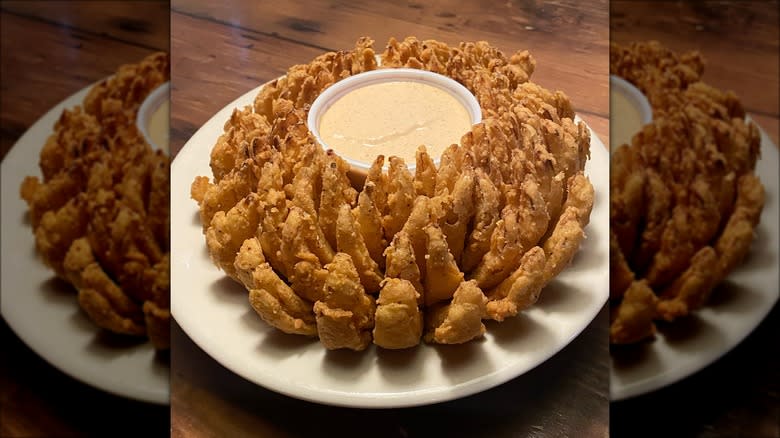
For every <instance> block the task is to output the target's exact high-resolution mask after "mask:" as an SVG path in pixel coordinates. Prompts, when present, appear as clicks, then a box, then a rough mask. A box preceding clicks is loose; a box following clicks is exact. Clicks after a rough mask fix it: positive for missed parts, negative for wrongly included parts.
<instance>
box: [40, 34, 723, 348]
mask: <svg viewBox="0 0 780 438" xmlns="http://www.w3.org/2000/svg"><path fill="white" fill-rule="evenodd" d="M377 55H378V57H379V61H378V62H377V60H376V56H377ZM399 67H408V68H416V69H423V70H428V71H433V72H437V73H440V74H443V75H447V76H449V77H451V78H453V79H455V80H456V81H458V82H460V83H461V84H463V85H464V86H465V87H466V88H467V89H468V90H469V91H471V92H472V93H473V94H474V96H475V97H476V98H477V100H478V102H479V104H480V107H481V110H482V121H481V122H480V123H478V124H475V125H473V126H471V128H470V129H469V130H468V131H467V132H463V133H462V136H461V141H460V144H457V143H451V144H445V145H424V144H423V145H419V147H417V150H416V154H415V163H406V162H405V161H404V160H403V159H402V158H399V157H396V156H389V157H386V156H385V155H380V154H377V156H376V158H375V159H374V160H373V161H372V162H371V163H370V166H369V167H368V170H367V172H366V177H365V180H364V182H363V183H362V186H360V187H354V188H353V187H352V186H351V185H350V183H351V180H350V178H349V177H348V172H349V171H350V165H349V164H348V163H347V161H346V160H344V159H342V158H340V157H339V156H337V155H336V154H335V152H334V151H332V150H324V148H323V147H322V146H321V145H320V143H319V142H318V140H317V139H316V138H315V137H314V135H313V134H312V133H311V132H310V131H309V127H308V126H307V125H306V123H307V115H308V111H309V106H310V105H311V104H312V102H313V101H314V100H315V99H316V98H317V96H318V95H319V94H320V93H321V92H323V91H324V90H325V89H326V88H327V87H329V86H330V85H332V84H334V83H336V82H338V81H340V80H342V79H345V78H347V77H350V76H352V75H356V74H359V73H363V72H367V71H371V70H375V69H377V68H399ZM534 68H535V61H534V59H533V57H531V55H530V54H529V53H528V52H527V51H519V52H517V53H515V54H512V55H509V56H506V55H504V54H503V53H502V52H501V51H499V50H497V49H496V48H494V47H492V46H490V45H489V44H487V43H486V42H476V43H471V42H464V43H460V44H459V45H457V46H449V45H447V44H444V43H441V42H438V41H434V40H425V41H421V40H418V39H417V38H414V37H408V38H405V39H403V40H396V39H391V40H390V41H389V42H388V44H387V45H386V47H385V48H384V51H382V52H381V53H376V52H375V51H374V42H373V40H371V39H370V38H361V39H360V40H358V42H357V43H356V45H355V47H354V48H353V49H352V50H344V51H339V52H331V53H326V54H323V55H321V56H318V57H317V58H315V59H314V60H312V61H311V62H310V63H308V64H301V65H296V66H293V67H291V68H290V69H289V70H288V71H287V74H286V75H285V76H283V77H281V78H279V79H277V80H275V81H272V82H270V83H268V84H266V85H265V86H264V87H262V89H261V91H260V92H259V93H258V95H257V96H256V98H255V100H254V103H253V105H252V106H251V107H246V108H237V109H236V110H235V111H234V112H233V113H232V114H231V116H230V118H229V119H228V120H227V121H226V123H225V126H224V133H223V134H222V136H221V137H220V138H219V139H217V141H216V144H215V146H214V148H213V149H212V151H211V155H210V165H211V170H212V176H211V177H205V176H199V177H196V178H195V180H194V181H193V182H192V186H191V196H192V198H193V199H194V200H195V201H196V202H197V203H198V205H199V208H200V218H201V221H202V225H203V231H204V235H205V238H206V241H207V242H208V244H207V248H208V250H209V253H210V255H211V257H212V259H213V260H214V262H215V264H216V265H217V266H219V267H220V268H221V269H223V270H224V271H225V272H226V273H228V275H230V276H232V277H233V278H235V279H236V280H238V281H240V282H241V283H242V284H243V285H244V287H245V288H246V289H247V290H248V291H249V298H250V303H251V305H252V307H253V308H254V309H255V310H256V311H257V313H258V314H259V315H260V316H261V317H262V318H263V319H264V320H265V321H266V322H268V323H269V324H270V325H272V326H274V327H277V328H279V329H280V330H282V331H284V332H286V333H295V334H303V335H310V336H318V337H319V339H320V341H321V342H322V344H323V345H324V346H325V348H327V349H352V350H363V349H365V348H367V347H368V346H369V345H370V344H371V343H373V344H376V345H377V346H379V347H381V348H388V349H401V348H409V347H413V346H415V345H418V344H419V343H420V342H421V339H423V340H426V341H427V342H432V343H443V344H459V343H463V342H468V341H470V340H472V339H476V338H479V337H481V336H482V335H483V334H484V333H485V330H486V328H485V326H484V324H482V320H484V319H494V320H499V321H500V320H503V319H505V318H508V317H511V316H514V315H517V314H518V313H519V312H522V311H523V310H525V309H527V308H528V307H530V306H531V305H533V304H534V303H535V302H536V301H537V299H538V297H539V294H540V293H542V289H543V287H544V286H545V285H546V284H547V282H549V281H550V280H551V279H552V278H553V277H554V276H555V275H557V274H558V273H559V272H561V271H562V270H563V269H564V268H565V267H566V266H567V265H568V263H569V262H570V261H571V260H572V258H573V257H574V254H575V253H576V252H577V250H578V249H579V246H580V243H581V242H582V239H584V236H585V227H586V226H587V224H588V222H589V218H590V213H591V208H592V206H593V201H594V196H595V195H594V192H593V187H592V186H591V184H590V181H589V180H588V178H587V176H585V173H584V167H585V164H586V162H587V160H588V158H589V156H590V149H589V148H590V131H589V130H588V128H587V126H585V124H584V123H582V122H575V119H574V117H575V116H574V111H573V109H572V105H571V102H569V99H568V97H566V95H565V94H564V93H563V92H560V91H550V90H546V89H544V88H542V87H540V86H539V85H537V84H534V83H533V82H531V81H530V78H531V75H532V73H533V71H534ZM434 146H436V147H439V148H441V147H444V150H443V152H442V154H441V156H439V157H436V156H431V155H430V154H429V153H428V151H430V150H433V149H431V148H432V147H434ZM439 150H440V149H439ZM408 164H414V165H415V167H414V168H413V169H412V170H410V168H411V166H407V165H408ZM33 184H34V183H31V185H30V186H31V187H32V186H33ZM66 189H67V188H66V187H64V188H63V190H66ZM51 198H52V200H51V201H47V202H56V201H57V196H54V195H52V196H51ZM238 216H243V217H238ZM736 231H738V230H737V228H735V232H736ZM225 234H229V235H225ZM74 259H76V256H75V255H74ZM483 291H484V292H483ZM377 293H378V296H377V297H376V299H375V298H374V296H376V294H377ZM488 297H489V298H488ZM423 319H424V321H423ZM424 323H425V333H423V324H424Z"/></svg>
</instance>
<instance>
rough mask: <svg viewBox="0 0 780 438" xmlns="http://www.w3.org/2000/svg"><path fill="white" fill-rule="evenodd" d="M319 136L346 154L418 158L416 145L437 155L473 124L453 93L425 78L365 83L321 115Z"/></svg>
mask: <svg viewBox="0 0 780 438" xmlns="http://www.w3.org/2000/svg"><path fill="white" fill-rule="evenodd" d="M318 128H319V133H320V138H321V139H322V140H323V141H324V142H325V143H326V145H327V147H329V148H331V149H333V150H334V151H336V152H337V153H338V154H339V155H341V156H342V157H345V158H350V159H352V160H355V161H361V162H364V163H371V162H372V161H374V159H375V158H376V156H377V155H379V154H382V155H384V156H385V157H389V156H391V155H395V156H398V157H401V158H403V159H404V161H406V163H407V164H413V163H414V162H415V152H416V151H417V147H418V146H420V145H425V147H426V149H427V150H428V154H430V155H431V157H433V158H438V157H439V156H440V155H441V153H442V152H443V151H444V149H446V148H447V147H448V146H449V145H451V144H453V143H460V138H461V136H463V134H465V133H466V132H468V131H469V129H471V118H470V116H469V114H468V112H467V111H466V108H465V107H464V106H463V105H462V104H461V103H460V102H459V101H458V99H457V98H456V97H454V96H453V95H452V94H450V93H448V92H447V91H444V90H442V89H440V88H438V87H436V86H433V85H428V84H425V83H421V82H412V81H395V82H381V83H377V84H371V85H366V86H364V87H361V88H358V89H355V90H353V91H351V92H349V93H348V94H346V95H344V96H342V97H341V98H339V99H338V100H337V101H336V102H334V103H333V105H332V106H331V107H330V108H328V109H327V110H326V111H325V112H324V113H323V114H322V116H320V120H319V127H318Z"/></svg>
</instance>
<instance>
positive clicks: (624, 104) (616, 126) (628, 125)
mask: <svg viewBox="0 0 780 438" xmlns="http://www.w3.org/2000/svg"><path fill="white" fill-rule="evenodd" d="M641 130H642V115H641V114H640V113H639V109H638V108H637V107H636V106H635V105H634V103H633V102H631V101H630V100H629V99H628V98H627V97H626V95H625V94H623V93H621V92H620V91H615V90H613V91H612V92H611V93H609V143H610V150H615V149H617V148H618V147H620V145H623V144H628V145H630V144H631V137H633V136H634V134H636V133H637V132H639V131H641Z"/></svg>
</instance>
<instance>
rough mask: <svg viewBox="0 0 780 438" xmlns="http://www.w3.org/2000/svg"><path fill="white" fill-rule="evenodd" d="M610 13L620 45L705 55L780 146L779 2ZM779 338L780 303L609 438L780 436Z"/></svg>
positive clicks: (616, 416)
mask: <svg viewBox="0 0 780 438" xmlns="http://www.w3.org/2000/svg"><path fill="white" fill-rule="evenodd" d="M611 14H612V19H611V22H610V25H611V38H612V40H613V41H617V42H620V43H627V42H630V41H645V40H650V39H655V40H658V41H659V42H661V43H662V44H664V45H666V46H667V47H670V48H672V49H674V50H676V51H689V50H698V51H699V52H701V53H702V55H704V57H705V58H706V60H707V64H706V66H705V70H704V80H705V81H706V82H708V83H710V84H711V85H713V86H716V87H718V88H721V89H727V90H733V91H734V92H735V93H736V94H737V95H738V96H739V98H740V100H741V101H742V103H743V105H744V106H745V108H746V110H747V112H748V113H749V114H750V115H751V117H753V119H754V120H755V121H756V122H757V123H758V125H759V126H760V127H761V128H762V129H763V130H764V131H766V132H767V134H768V135H769V137H770V138H771V139H772V140H773V142H774V143H775V145H777V144H778V115H779V111H778V104H779V103H778V89H779V86H778V65H779V64H778V57H779V56H780V48H779V47H778V41H780V39H779V38H778V2H768V1H761V2H717V3H715V2H711V3H709V4H705V3H703V2H636V1H620V2H618V1H613V2H611ZM767 202H775V203H776V202H778V200H777V199H770V200H768V201H767ZM769 225H770V226H774V227H777V226H778V224H769ZM775 269H777V267H775ZM774 287H776V285H775V286H774ZM777 333H780V311H779V310H778V308H777V305H775V309H774V310H773V311H772V313H770V314H769V316H768V317H767V318H766V319H765V320H764V322H763V323H762V324H761V325H760V326H759V327H758V328H757V329H756V330H755V331H754V332H753V333H752V334H751V335H750V336H748V338H747V339H746V340H745V341H743V342H742V343H741V344H740V345H739V346H737V347H736V348H735V349H734V350H732V351H731V352H729V353H728V354H726V355H725V356H724V357H723V358H721V359H720V360H718V361H717V362H715V363H714V364H712V365H710V366H709V367H707V368H705V369H704V370H703V371H701V372H699V373H697V374H695V375H693V376H691V377H689V378H687V379H685V380H683V381H682V382H679V383H677V384H674V385H672V386H669V387H667V388H664V389H661V390H659V391H657V392H655V393H650V394H647V395H644V396H640V397H637V398H634V399H630V400H626V401H622V402H619V403H613V404H612V406H611V408H610V422H611V426H610V428H611V436H613V437H642V436H648V437H657V436H686V437H702V438H703V437H707V438H720V437H723V438H725V437H737V436H742V437H757V438H761V437H766V438H770V437H772V438H776V437H780V398H779V397H778V394H780V350H778V348H777V345H778V342H777Z"/></svg>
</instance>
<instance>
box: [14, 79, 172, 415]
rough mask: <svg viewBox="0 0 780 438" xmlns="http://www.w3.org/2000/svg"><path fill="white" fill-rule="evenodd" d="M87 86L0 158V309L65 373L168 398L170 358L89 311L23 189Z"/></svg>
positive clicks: (115, 389) (136, 394)
mask: <svg viewBox="0 0 780 438" xmlns="http://www.w3.org/2000/svg"><path fill="white" fill-rule="evenodd" d="M93 85H94V84H93ZM90 88H92V85H90V86H88V87H86V88H84V89H82V90H81V91H79V92H78V93H76V94H74V95H72V96H70V97H68V98H67V99H65V100H64V101H62V102H60V103H59V104H58V105H57V106H55V107H54V108H52V109H51V110H50V111H49V112H48V113H46V115H44V116H43V117H41V118H40V119H39V120H38V121H37V122H35V124H33V125H32V126H31V127H30V129H29V130H27V132H25V134H24V135H23V136H22V137H21V138H20V139H19V141H17V142H16V144H15V145H14V147H13V148H12V149H11V150H10V151H9V152H8V154H7V155H6V156H5V159H4V160H3V163H2V240H0V242H1V243H2V254H3V257H2V295H1V300H0V308H1V309H2V314H3V318H5V320H6V322H7V323H8V325H9V326H10V327H11V329H12V330H13V331H14V332H15V333H16V334H17V335H18V336H19V338H21V339H22V341H23V342H24V343H25V344H27V345H28V346H29V347H30V348H31V349H32V350H33V351H35V352H36V353H37V354H38V355H39V356H41V357H42V358H44V359H45V360H46V361H47V362H49V363H50V364H51V365H53V366H54V367H56V368H58V369H59V370H61V371H63V372H64V373H66V374H68V375H70V376H72V377H74V378H76V379H78V380H81V381H82V382H84V383H87V384H89V385H92V386H94V387H96V388H99V389H102V390H104V391H107V392H111V393H114V394H116V395H120V396H123V397H128V398H132V399H136V400H140V401H144V402H149V403H157V404H168V402H169V401H168V399H169V389H168V387H169V384H168V381H169V379H168V375H169V371H170V367H169V365H168V362H167V359H164V358H160V357H158V356H157V354H156V353H155V350H154V348H153V347H152V345H151V343H149V342H148V341H135V340H134V341H130V340H127V339H124V338H121V337H118V336H115V335H111V334H109V333H107V332H106V331H104V330H100V329H98V328H97V326H95V325H94V324H93V323H92V322H91V321H90V320H89V318H87V316H86V315H85V314H84V313H83V312H82V311H81V310H80V308H79V305H78V303H77V302H76V292H75V290H74V289H73V288H72V287H71V286H70V285H69V284H68V283H66V282H64V281H61V280H58V279H56V276H55V275H54V272H53V271H52V270H50V269H48V268H47V267H46V266H44V264H43V262H42V261H41V260H40V259H39V258H38V257H37V255H36V253H35V241H34V238H33V231H32V226H31V224H30V222H29V221H28V219H27V217H26V211H27V204H26V203H25V202H24V201H23V200H22V199H21V198H20V196H19V186H20V185H21V183H22V180H23V179H24V177H25V176H27V175H37V176H39V177H40V175H41V173H40V169H39V168H38V158H39V154H40V151H41V148H43V145H44V143H45V142H46V139H47V138H48V136H49V135H50V134H51V133H52V131H53V129H54V123H55V122H56V121H57V119H58V118H59V117H60V114H62V111H63V110H64V109H66V108H72V107H74V106H76V105H80V104H81V103H82V101H83V100H84V97H85V96H86V95H87V93H88V92H89V89H90Z"/></svg>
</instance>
